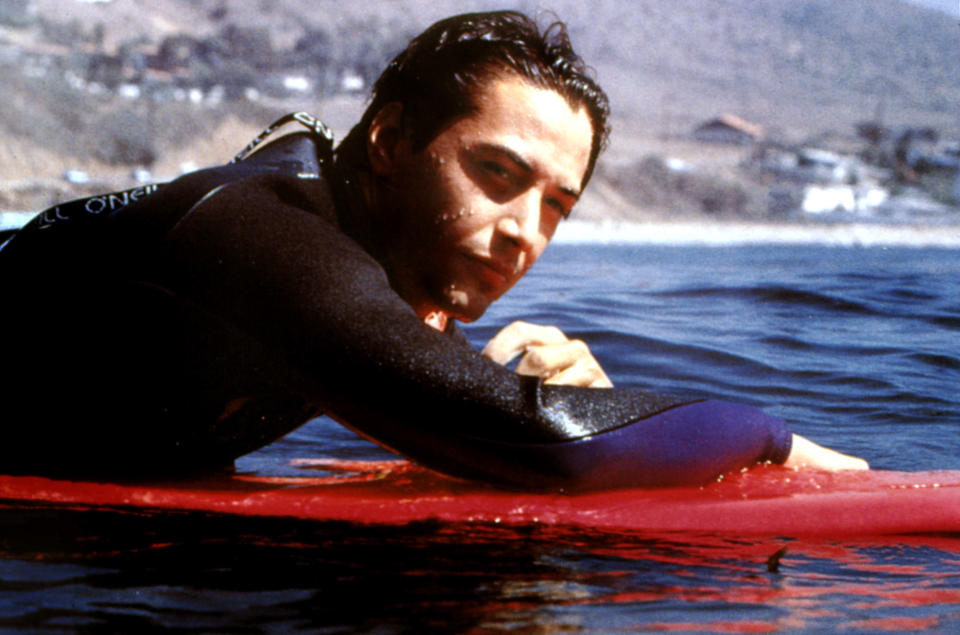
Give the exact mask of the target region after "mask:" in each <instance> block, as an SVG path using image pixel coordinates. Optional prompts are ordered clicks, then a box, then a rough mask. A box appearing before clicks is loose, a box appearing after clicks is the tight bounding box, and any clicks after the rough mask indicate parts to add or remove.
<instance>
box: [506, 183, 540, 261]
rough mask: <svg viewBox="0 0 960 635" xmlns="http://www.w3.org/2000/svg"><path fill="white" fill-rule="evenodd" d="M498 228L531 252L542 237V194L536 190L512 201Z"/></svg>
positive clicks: (520, 246)
mask: <svg viewBox="0 0 960 635" xmlns="http://www.w3.org/2000/svg"><path fill="white" fill-rule="evenodd" d="M507 207H508V209H507V210H505V213H504V214H503V216H501V217H500V220H499V221H498V222H497V230H498V231H499V232H500V234H502V235H503V236H504V237H505V238H507V239H508V240H509V241H510V242H511V243H513V244H514V245H516V247H517V248H519V249H520V250H522V251H525V252H529V251H531V250H532V249H533V248H534V246H535V245H536V244H537V240H538V239H539V237H540V196H539V193H537V192H536V191H535V190H531V191H530V192H527V193H526V194H524V195H523V196H518V197H517V198H515V199H513V200H512V201H510V204H509V205H508V206H507Z"/></svg>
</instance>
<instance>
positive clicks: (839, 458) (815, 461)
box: [783, 434, 870, 470]
mask: <svg viewBox="0 0 960 635" xmlns="http://www.w3.org/2000/svg"><path fill="white" fill-rule="evenodd" d="M783 465H784V467H789V468H793V469H795V470H797V469H800V468H803V467H812V468H816V469H821V470H869V469H870V466H869V465H868V464H867V462H866V461H864V460H863V459H861V458H857V457H855V456H849V455H847V454H841V453H840V452H837V451H836V450H831V449H830V448H825V447H823V446H821V445H817V444H816V443H814V442H813V441H810V440H809V439H805V438H804V437H801V436H800V435H799V434H795V435H793V446H792V447H791V448H790V456H789V457H787V461H786V463H784V464H783Z"/></svg>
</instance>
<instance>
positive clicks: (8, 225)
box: [0, 212, 36, 231]
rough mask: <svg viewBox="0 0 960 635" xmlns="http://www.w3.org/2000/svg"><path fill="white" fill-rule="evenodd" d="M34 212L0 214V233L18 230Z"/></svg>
mask: <svg viewBox="0 0 960 635" xmlns="http://www.w3.org/2000/svg"><path fill="white" fill-rule="evenodd" d="M35 214H36V212H0V231H2V230H4V229H19V228H21V227H23V226H24V225H26V224H27V221H29V220H30V219H31V218H33V216H34V215H35Z"/></svg>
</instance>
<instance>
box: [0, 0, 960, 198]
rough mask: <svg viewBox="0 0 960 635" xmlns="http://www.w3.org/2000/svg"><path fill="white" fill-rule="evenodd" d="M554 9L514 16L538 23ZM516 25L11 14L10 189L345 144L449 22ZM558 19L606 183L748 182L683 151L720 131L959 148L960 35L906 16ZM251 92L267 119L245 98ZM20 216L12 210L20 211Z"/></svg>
mask: <svg viewBox="0 0 960 635" xmlns="http://www.w3.org/2000/svg"><path fill="white" fill-rule="evenodd" d="M540 4H541V3H537V2H534V1H532V0H530V1H528V0H518V1H516V2H515V3H514V6H516V7H517V8H519V9H521V10H524V11H526V12H529V13H536V12H537V10H538V6H540ZM500 6H502V5H501V3H493V2H481V1H457V2H454V1H452V0H434V1H431V2H425V1H422V0H417V1H414V0H393V1H389V0H381V1H378V2H365V3H354V4H352V5H347V6H344V5H343V4H342V3H339V2H333V1H332V0H319V1H318V0H274V1H270V2H267V1H263V0H260V1H256V2H252V1H249V0H152V1H151V2H145V1H143V2H138V1H135V0H113V1H112V2H99V3H90V2H79V1H77V0H0V94H2V95H3V97H4V98H3V99H2V100H0V137H2V138H3V139H4V141H5V143H4V144H3V147H2V149H0V181H3V182H7V183H9V182H11V181H22V180H24V179H39V180H56V179H59V177H60V174H61V173H62V172H63V171H64V169H66V168H69V167H82V168H83V169H85V170H87V171H89V172H90V173H91V174H94V175H97V176H98V177H100V180H101V181H104V184H105V183H106V182H107V181H111V179H112V180H113V181H117V180H121V181H122V180H123V179H125V178H128V174H129V170H130V168H131V167H133V166H135V165H147V166H148V167H150V168H151V169H152V170H153V171H154V172H155V173H157V174H169V173H171V172H175V171H176V169H177V168H178V166H179V165H180V164H181V163H183V162H186V161H192V162H194V163H198V164H204V163H210V162H215V161H222V160H223V159H224V158H226V157H228V156H230V155H231V154H232V153H233V151H234V150H235V149H236V148H237V147H239V146H242V145H243V144H244V143H245V141H246V138H247V137H249V136H250V135H251V134H253V133H254V132H256V131H257V130H258V129H259V128H261V127H262V126H263V125H264V124H266V123H267V122H268V121H269V120H270V119H271V118H272V117H273V116H275V115H277V114H279V113H280V112H281V111H284V110H288V109H293V108H304V109H309V110H312V111H314V112H317V113H319V114H321V115H322V116H323V117H325V118H327V119H330V120H331V123H332V124H333V126H334V128H335V129H336V130H337V132H338V133H340V134H342V133H343V132H345V129H346V127H347V126H348V125H349V122H350V121H352V119H353V118H354V117H355V116H356V113H357V112H359V110H360V108H361V107H362V96H361V94H359V93H356V94H351V95H342V94H338V91H337V88H339V87H340V82H341V80H342V79H343V77H344V73H345V72H349V73H351V74H353V73H355V74H358V75H359V76H360V77H362V78H363V79H365V80H367V81H369V80H370V79H371V77H372V76H374V75H375V74H376V70H377V69H379V68H380V67H382V65H383V64H384V63H385V61H386V60H387V59H388V58H389V56H391V55H392V54H393V53H394V52H395V51H396V50H397V49H398V48H399V47H400V46H402V44H403V43H404V42H405V41H406V40H407V39H408V38H409V36H411V35H412V34H414V33H416V32H417V31H418V30H420V29H421V28H422V27H424V26H425V25H426V24H428V23H429V22H431V21H433V20H434V19H437V18H439V17H442V16H445V15H449V14H451V13H456V12H459V11H465V10H478V9H486V8H492V7H500ZM551 7H552V8H553V10H554V11H555V12H556V14H557V15H559V16H561V17H562V18H563V19H564V20H566V21H567V22H568V23H569V25H570V30H571V37H572V39H573V41H574V44H575V45H576V46H577V48H578V49H579V50H580V51H581V53H582V54H583V56H584V57H585V58H586V59H587V61H588V62H589V63H590V64H591V65H592V66H594V68H595V69H596V71H597V75H598V78H599V79H600V81H601V83H602V84H603V85H604V86H605V87H606V88H607V90H608V91H609V92H610V94H611V98H612V101H613V108H614V126H615V135H614V143H613V145H612V147H611V152H610V153H609V155H608V157H607V158H606V159H605V161H606V162H607V163H610V164H618V163H625V162H626V163H629V162H632V161H636V160H638V159H639V158H641V157H643V156H645V155H646V154H648V153H650V152H670V153H673V154H675V153H678V152H679V153H680V154H681V155H684V157H685V158H688V159H690V160H700V161H706V162H713V163H714V164H715V166H719V167H718V168H717V169H720V170H722V169H723V168H724V166H728V165H732V164H735V163H736V162H737V161H738V160H739V159H740V158H741V154H742V153H737V152H733V153H731V152H727V151H723V150H717V149H704V148H702V147H694V146H687V145H684V144H683V143H680V144H679V145H678V144H677V143H673V142H671V141H669V139H671V138H676V137H678V136H682V135H686V134H687V133H689V131H690V129H691V128H692V126H694V125H695V124H696V123H697V122H699V121H701V120H703V119H704V118H707V117H712V116H715V115H717V114H719V113H721V112H735V113H737V114H739V115H740V116H742V117H744V118H746V119H748V120H751V121H753V122H756V123H758V124H760V125H763V126H764V127H765V128H766V129H767V130H770V131H772V132H773V134H774V135H775V136H776V137H777V138H779V139H782V140H786V141H793V142H798V141H803V140H806V139H810V138H814V137H827V136H830V135H850V134H851V133H852V130H853V125H854V124H855V123H856V122H859V121H862V120H866V119H871V118H874V117H878V118H880V119H882V121H883V122H884V123H888V124H890V125H914V126H920V125H922V126H932V127H934V128H936V129H937V130H939V131H941V133H943V134H946V135H953V136H960V118H958V117H957V106H956V104H958V103H960V74H958V73H956V71H955V68H956V60H957V59H960V37H958V34H957V28H956V21H955V19H954V18H953V17H951V16H949V15H947V14H945V13H942V12H936V11H932V10H928V9H925V8H923V7H919V6H916V5H915V4H912V3H908V2H907V1H906V0H870V1H869V2H864V1H858V0H839V1H838V0H763V1H758V0H716V1H713V0H711V1H709V2H705V1H704V0H674V1H672V2H670V3H666V2H662V1H661V0H634V1H632V2H623V1H612V0H599V1H596V2H591V3H583V2H578V1H575V0H555V1H554V2H552V3H551ZM184 36H186V40H184V41H185V42H186V43H187V44H189V45H190V46H192V47H194V48H190V49H189V52H190V54H189V55H186V57H183V58H176V54H177V51H178V50H179V49H177V48H176V47H174V46H171V47H169V48H163V46H162V44H163V43H164V41H167V42H170V41H173V42H175V43H177V42H179V43H180V44H183V42H181V41H180V40H177V38H178V37H180V38H183V37H184ZM158 50H160V51H161V52H162V51H168V53H167V55H168V58H169V59H167V60H166V63H167V66H166V67H164V68H163V69H162V70H161V71H157V72H153V73H152V74H149V73H148V74H147V75H143V74H142V73H141V74H140V75H137V78H138V79H137V80H136V81H138V82H140V83H141V84H142V88H143V89H144V92H141V93H139V96H131V94H129V93H128V94H127V96H126V97H124V96H119V95H118V92H119V91H120V90H121V86H120V85H119V82H120V80H118V79H115V78H116V77H121V75H122V74H123V73H126V74H127V75H129V74H130V70H129V68H128V66H127V65H129V64H133V65H134V66H136V64H137V63H140V64H144V63H146V62H143V60H145V59H152V58H148V57H145V55H157V51H158ZM141 51H148V52H149V53H148V54H143V53H139V52H141ZM169 51H173V52H169ZM198 51H199V52H202V53H203V60H202V63H201V61H200V60H198V54H197V52H198ZM211 51H212V52H211ZM137 55H139V57H137ZM117 60H120V61H117ZM131 60H133V61H132V62H131ZM136 60H140V62H137V61H136ZM298 73H299V74H303V75H305V76H307V77H308V79H309V80H310V87H309V89H308V90H306V91H301V92H296V91H290V90H288V91H286V92H284V91H283V90H282V89H281V88H278V85H279V83H280V82H281V79H282V76H283V75H285V74H298ZM144 77H146V78H147V80H149V82H151V83H150V86H149V87H148V86H146V84H144V82H146V81H147V80H145V79H143V78H144ZM191 78H192V79H191ZM98 79H99V80H100V81H95V80H98ZM224 79H229V81H230V82H233V84H229V83H228V84H227V88H226V97H225V98H224V93H223V87H222V86H221V87H220V88H221V93H219V97H218V99H216V100H213V99H210V98H209V97H210V94H211V93H210V91H207V92H205V93H204V98H203V101H202V102H201V103H196V104H194V103H191V101H190V100H189V99H183V94H186V93H184V91H183V89H185V88H189V86H186V85H185V82H190V81H193V82H197V83H198V85H205V86H207V87H209V86H211V85H212V84H214V83H216V82H218V81H219V82H221V83H222V82H223V80H224ZM123 81H129V80H123ZM247 81H248V82H250V83H251V84H252V85H254V84H255V85H256V86H257V89H258V90H257V91H256V94H257V95H258V96H259V97H258V99H256V100H251V99H248V98H246V97H245V95H247V96H249V95H250V93H249V92H248V91H246V90H245V88H244V86H243V85H242V82H247ZM163 82H167V83H168V84H169V87H170V91H172V87H173V85H174V83H175V82H178V83H179V84H180V85H181V92H180V93H178V95H180V97H179V98H178V99H179V100H178V99H174V98H173V97H172V95H174V93H173V92H170V91H168V92H158V91H159V89H158V88H157V87H158V86H159V87H161V88H163V87H164V86H165V85H164V84H163ZM234 84H235V85H234ZM150 87H152V88H150ZM147 88H150V89H151V90H152V91H153V92H151V93H149V95H152V97H150V98H148V97H147V95H148V93H147V92H146V90H147ZM100 184H101V183H95V184H92V185H90V187H95V186H96V185H100ZM4 189H5V188H4V186H2V185H0V199H2V198H3V194H4ZM9 189H10V188H9V187H6V190H7V191H8V192H9ZM56 195H57V196H59V193H57V194H56ZM10 198H11V197H10V196H9V195H8V196H7V199H8V200H7V201H6V202H5V201H4V200H0V208H2V207H4V206H6V207H10V206H11V205H13V206H16V205H17V202H16V201H11V200H9V199H10ZM14 198H16V197H14ZM42 198H43V197H42V196H41V197H40V198H38V199H37V200H31V201H27V202H25V203H23V204H24V205H30V206H36V205H37V204H42V202H43V201H42Z"/></svg>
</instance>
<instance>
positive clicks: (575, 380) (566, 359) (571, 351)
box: [517, 340, 613, 388]
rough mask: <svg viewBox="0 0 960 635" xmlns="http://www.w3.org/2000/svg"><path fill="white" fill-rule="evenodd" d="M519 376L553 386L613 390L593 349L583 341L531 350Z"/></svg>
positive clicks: (519, 368) (524, 360) (521, 361)
mask: <svg viewBox="0 0 960 635" xmlns="http://www.w3.org/2000/svg"><path fill="white" fill-rule="evenodd" d="M517 372H518V373H519V374H521V375H533V376H535V377H540V378H542V379H544V380H545V382H546V383H550V384H565V385H569V386H594V387H598V388H599V387H607V388H609V387H611V386H613V384H612V383H611V382H610V379H609V378H608V377H607V376H606V374H605V373H604V372H603V369H602V368H601V367H600V364H599V363H597V360H596V359H594V357H593V355H591V354H590V349H589V348H588V347H587V345H586V344H584V343H583V342H582V341H580V340H571V341H566V342H562V343H559V344H548V345H543V346H531V347H529V348H528V349H527V352H526V354H524V356H523V358H521V360H520V363H519V364H517Z"/></svg>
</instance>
